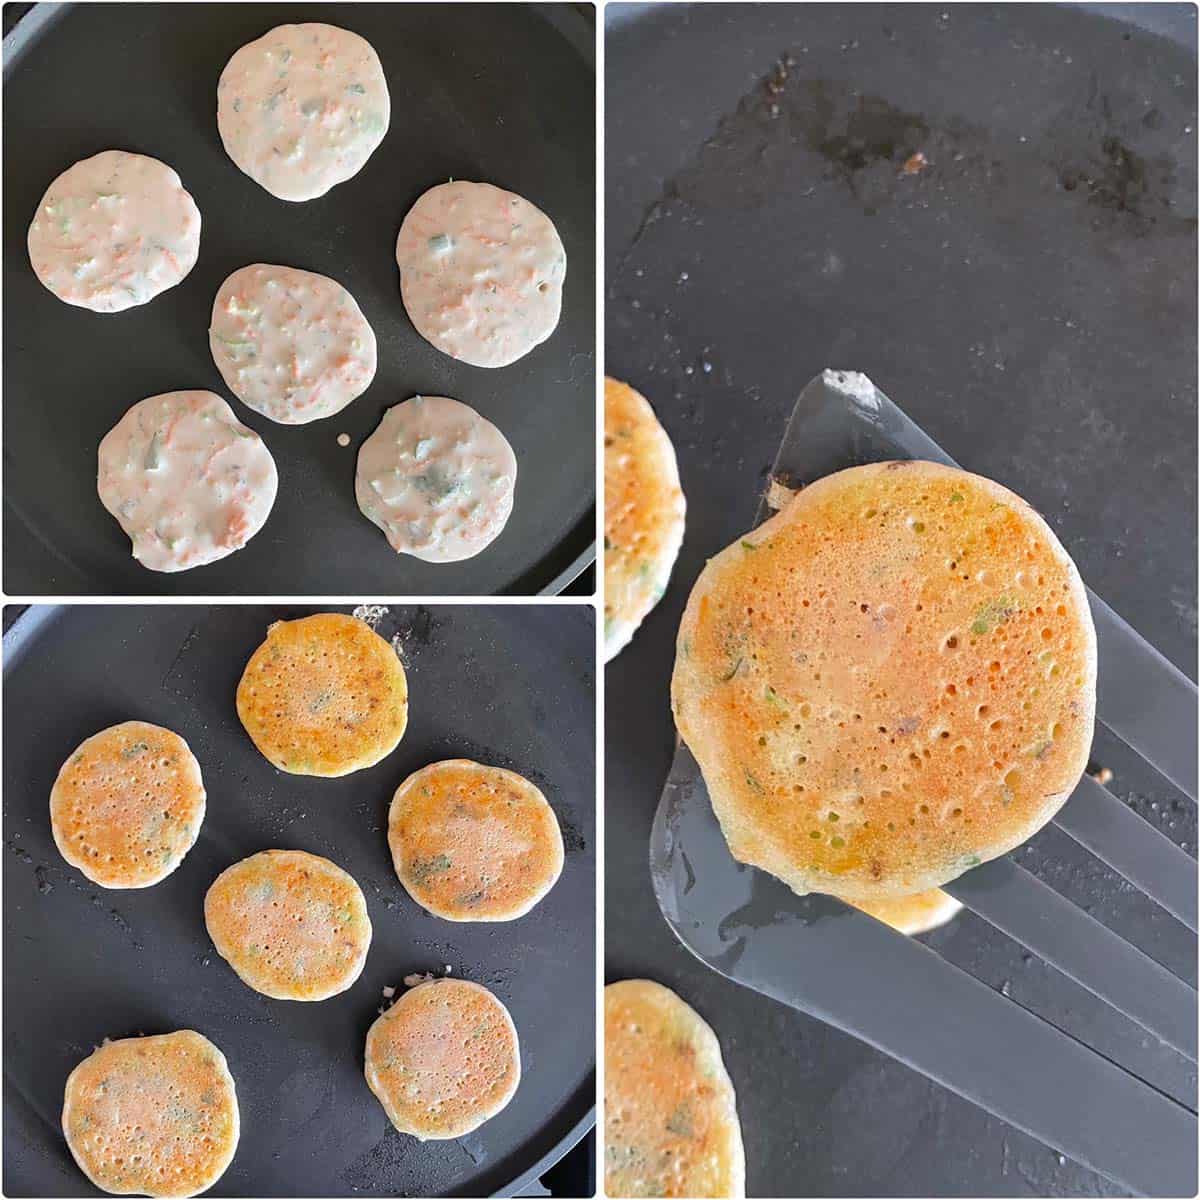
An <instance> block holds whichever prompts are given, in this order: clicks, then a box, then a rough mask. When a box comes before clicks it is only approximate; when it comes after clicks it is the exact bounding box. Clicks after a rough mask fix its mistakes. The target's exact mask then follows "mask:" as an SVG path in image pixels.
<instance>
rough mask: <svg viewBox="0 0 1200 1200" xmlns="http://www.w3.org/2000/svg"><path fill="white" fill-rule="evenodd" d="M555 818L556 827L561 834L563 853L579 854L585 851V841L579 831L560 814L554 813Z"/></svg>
mask: <svg viewBox="0 0 1200 1200" xmlns="http://www.w3.org/2000/svg"><path fill="white" fill-rule="evenodd" d="M555 816H557V817H558V827H559V830H560V831H561V832H562V840H563V853H564V854H581V853H582V852H583V851H584V850H586V849H587V839H586V838H585V837H584V836H583V834H582V833H581V832H580V831H579V829H578V828H577V827H576V826H575V825H573V824H572V823H571V822H570V821H568V820H566V819H565V818H564V817H563V816H562V814H561V813H555Z"/></svg>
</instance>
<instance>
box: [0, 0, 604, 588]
mask: <svg viewBox="0 0 1200 1200" xmlns="http://www.w3.org/2000/svg"><path fill="white" fill-rule="evenodd" d="M285 21H288V22H303V21H324V22H329V23H331V24H336V25H341V26H343V27H345V28H348V29H352V30H354V31H355V32H356V33H359V34H361V35H362V36H363V37H365V38H366V39H367V40H368V41H369V42H370V43H371V44H372V45H373V46H374V47H375V49H376V51H377V52H378V53H379V56H380V59H381V61H382V63H383V68H384V73H385V75H386V77H387V81H388V87H389V90H390V92H391V100H392V121H391V127H390V128H389V130H388V133H387V136H386V137H385V138H384V140H383V143H382V144H381V145H380V146H379V148H378V149H377V150H376V151H375V153H374V154H373V155H372V156H371V159H370V160H369V161H368V163H367V164H366V166H365V167H364V168H363V169H362V170H361V171H360V172H359V173H358V174H357V175H356V176H354V178H353V179H351V180H349V181H347V182H346V183H344V184H340V185H339V186H337V187H335V188H333V189H332V190H331V191H330V192H328V193H327V194H326V195H325V196H323V197H321V198H320V199H317V200H312V201H308V202H306V203H301V204H294V203H288V202H286V201H282V200H277V199H275V198H274V197H273V196H271V195H270V194H269V193H267V192H266V191H264V190H263V188H261V187H260V186H259V185H258V184H256V183H255V182H253V180H251V179H250V178H249V177H248V176H246V175H244V174H242V173H241V172H240V171H239V170H238V169H237V168H236V167H235V166H234V165H233V163H232V161H231V160H230V159H229V157H228V156H227V155H226V153H225V151H224V148H223V147H222V145H221V141H220V138H219V136H218V133H217V125H216V87H217V79H218V77H219V76H220V73H221V70H222V69H223V68H224V66H225V63H226V62H227V61H228V59H229V57H230V55H231V54H232V53H233V52H234V51H235V50H236V49H237V48H238V47H239V46H241V45H243V44H244V43H246V42H247V41H250V40H252V39H254V38H257V37H259V36H261V35H262V34H263V33H265V32H266V31H267V30H269V29H271V28H273V27H274V26H275V25H278V24H280V23H281V22H285ZM593 22H594V17H593V11H592V9H591V6H590V5H544V6H543V5H525V4H500V5H488V4H481V5H467V6H462V5H439V4H412V5H409V4H405V5H398V6H396V5H382V4H363V5H354V4H349V5H338V4H297V5H290V6H288V7H286V8H281V7H280V6H279V5H277V4H138V5H130V4H81V5H61V6H52V5H37V6H35V7H34V9H33V10H32V11H31V12H30V13H28V14H27V15H26V16H25V17H24V18H23V20H22V21H21V22H20V23H19V24H18V25H17V27H16V29H15V30H14V31H13V32H12V33H11V34H9V35H8V37H6V38H5V42H4V51H5V63H4V92H5V95H4V100H5V105H4V109H5V112H4V141H5V148H4V190H5V205H4V209H5V211H4V293H5V305H4V353H5V360H4V367H3V378H4V393H5V404H4V534H5V552H4V585H5V590H6V591H7V592H8V594H9V595H56V596H57V595H78V594H104V595H153V594H168V595H171V594H174V595H195V594H204V595H242V596H253V595H259V596H263V595H280V594H282V595H296V596H316V595H331V594H338V595H349V594H357V593H364V594H368V595H398V594H404V595H412V594H438V595H446V594H450V595H455V594H464V595H484V594H491V593H502V592H510V593H521V594H532V593H535V592H539V591H545V592H550V591H558V590H561V588H562V587H563V586H565V584H566V583H568V582H569V581H570V580H571V579H572V578H573V577H574V575H576V574H578V573H579V571H580V570H582V569H583V567H584V566H586V564H587V563H588V562H590V561H591V559H592V557H593V556H594V553H593V551H594V547H593V541H594V508H595V449H594V447H595V415H594V414H595V371H596V357H595V99H594V92H595V74H594V70H595V68H594V25H593ZM113 147H116V148H123V149H128V150H133V151H137V152H139V153H143V154H149V155H152V156H154V157H158V158H161V159H162V160H163V161H165V162H167V163H168V164H169V165H171V166H172V167H174V168H175V169H176V170H177V171H178V172H179V174H180V176H181V178H182V180H183V183H184V186H185V187H186V188H187V189H188V190H189V191H190V192H191V193H192V195H193V197H194V198H195V200H196V203H197V205H198V206H199V208H200V212H201V216H202V219H203V229H202V232H201V240H200V259H199V262H198V263H197V264H196V266H195V267H194V268H193V270H192V271H191V273H190V274H189V275H188V276H187V278H186V279H185V280H184V281H183V283H181V284H180V285H179V286H178V287H175V288H172V289H171V290H170V291H168V292H166V293H164V294H163V295H161V296H159V297H158V298H157V299H156V300H155V302H153V303H151V304H146V305H141V306H139V307H137V308H134V309H130V310H128V311H126V312H125V313H121V314H114V315H101V314H95V313H90V312H87V311H85V310H83V309H78V308H72V307H71V306H69V305H66V304H63V303H62V302H61V301H59V300H57V299H56V298H55V297H54V296H53V295H51V293H50V292H48V291H47V290H46V289H45V288H44V287H43V286H42V285H41V284H40V283H39V282H38V280H37V279H36V277H35V276H34V274H33V272H32V270H31V269H30V267H29V261H28V254H27V252H26V248H25V239H26V233H27V231H28V226H29V222H30V220H31V219H32V215H33V212H34V210H35V208H36V206H37V203H38V201H39V200H40V198H41V196H42V194H43V193H44V191H45V189H46V187H47V186H48V185H49V183H50V182H51V180H53V179H54V178H55V176H56V175H58V174H59V173H60V172H61V171H63V170H64V169H65V168H66V167H68V166H70V164H71V163H73V162H75V161H77V160H78V159H80V158H83V157H86V156H88V155H90V154H94V153H96V152H97V151H99V150H103V149H108V148H113ZM448 178H455V179H482V180H486V181H489V182H492V183H495V184H498V185H499V186H502V187H505V188H509V189H511V190H513V191H516V192H518V193H520V194H521V195H523V196H526V197H527V198H528V199H530V200H531V201H533V202H534V203H535V204H537V205H538V206H539V207H540V208H542V209H543V210H544V211H545V212H546V213H548V214H549V215H550V217H551V219H552V220H553V221H554V222H555V224H556V226H557V227H558V231H559V233H560V235H561V236H562V239H563V243H564V246H565V247H566V252H567V282H566V287H565V291H564V303H563V314H562V320H561V321H560V323H559V326H558V328H557V329H556V330H555V332H554V334H553V335H552V336H551V337H550V339H549V340H548V341H546V342H545V343H543V344H542V346H540V347H538V348H537V349H536V350H534V351H533V352H532V353H530V354H529V355H528V356H526V357H525V358H523V359H521V360H520V361H519V362H517V363H515V364H513V365H512V366H510V367H505V368H501V369H499V370H484V369H481V368H477V367H470V366H467V365H466V364H465V363H460V362H456V361H455V360H454V359H451V358H449V357H447V356H446V355H444V354H441V353H440V352H439V351H437V350H435V349H434V348H433V347H432V346H430V345H429V344H428V343H427V342H426V341H425V340H424V339H423V338H421V337H420V336H419V335H418V334H417V332H416V331H415V330H414V329H413V327H412V324H411V322H410V321H409V319H408V316H407V314H406V313H405V311H404V307H403V305H402V303H401V301H400V285H399V273H398V271H397V269H396V262H395V242H396V234H397V232H398V230H399V227H400V222H401V220H402V218H403V217H404V214H405V213H406V212H407V211H408V209H409V207H410V206H411V205H412V203H413V202H414V201H415V200H416V199H417V197H418V196H419V195H420V194H421V193H422V192H424V191H425V190H426V189H427V188H429V187H431V186H433V185H434V184H436V183H438V182H442V181H444V180H446V179H448ZM253 262H269V263H283V264H286V265H288V266H294V267H301V268H304V269H305V270H310V271H316V272H319V273H321V274H325V275H329V276H331V277H332V278H335V279H337V280H338V281H339V282H341V283H343V284H344V285H345V286H346V287H347V288H349V290H350V292H351V293H352V294H353V295H354V297H355V299H356V300H357V301H358V303H359V305H360V306H361V307H362V309H363V312H364V313H365V315H366V317H367V319H368V321H370V323H371V326H372V328H373V329H374V330H375V334H376V337H377V339H378V343H379V370H378V372H377V374H376V376H375V380H374V382H373V383H372V385H371V386H370V388H369V389H368V390H367V391H366V392H365V393H364V394H363V395H362V396H360V397H359V398H358V399H357V400H355V401H354V402H353V403H352V404H351V405H350V406H349V407H347V408H346V409H344V410H343V411H342V412H341V413H339V414H338V415H336V416H335V417H331V418H329V419H327V420H324V421H317V422H315V423H313V424H310V425H304V426H282V425H277V424H275V423H274V422H272V421H270V420H268V419H267V418H265V417H263V416H261V415H260V414H258V413H255V412H253V411H252V410H250V409H248V408H246V406H245V405H243V404H242V403H241V402H240V401H238V400H236V399H234V398H233V397H232V396H231V395H230V394H229V392H228V390H227V389H226V388H225V387H224V384H223V381H222V379H221V377H220V374H219V372H218V371H217V369H216V365H215V364H214V363H213V361H212V356H211V354H210V352H209V349H208V332H207V331H208V322H209V316H210V314H211V311H212V301H213V297H214V295H215V294H216V291H217V288H218V287H219V286H220V284H221V282H222V281H223V280H224V279H225V277H226V276H227V275H228V274H229V273H230V272H231V271H233V270H235V269H236V268H238V267H241V266H245V265H246V264H248V263H253ZM180 388H207V389H209V390H211V391H215V392H217V393H218V394H219V395H223V396H225V398H226V399H227V400H230V401H231V403H232V404H233V407H234V410H235V412H236V413H237V415H238V417H239V418H240V419H241V420H243V421H244V422H245V423H246V424H247V425H250V426H252V427H253V428H254V429H256V430H257V431H258V432H259V433H260V434H261V435H262V436H263V438H264V440H265V441H266V443H267V445H268V447H269V448H270V450H271V453H272V454H273V455H274V456H275V460H276V462H277V464H278V466H279V475H280V487H279V496H278V499H277V500H276V503H275V507H274V510H273V511H272V513H271V516H270V518H269V519H268V521H267V523H266V525H265V526H264V527H263V529H262V530H261V531H260V532H259V534H258V535H257V536H256V537H255V538H254V539H253V540H252V541H251V542H250V543H249V544H248V545H247V546H246V547H245V548H243V549H242V550H240V551H238V552H237V553H236V554H233V555H231V556H229V557H228V558H226V559H224V560H222V561H221V562H219V563H214V564H212V565H210V566H207V567H200V568H196V569H194V570H191V571H186V572H183V573H181V574H178V575H162V574H158V573H156V572H153V571H148V570H146V569H145V568H144V567H142V566H140V565H139V564H138V563H136V562H135V561H134V560H133V558H132V557H131V556H130V553H129V544H128V539H127V538H126V537H125V535H124V534H123V533H122V532H121V530H120V527H119V526H118V525H117V523H116V522H115V521H114V520H113V519H112V517H110V516H109V515H108V513H107V512H106V511H105V510H104V508H103V507H102V506H101V504H100V502H99V499H98V497H97V495H96V480H95V476H96V449H97V446H98V445H99V442H100V439H101V438H102V437H103V436H104V434H105V433H106V432H107V431H108V430H109V429H110V428H111V427H112V425H113V424H114V423H115V422H116V421H117V419H118V418H119V417H120V416H121V415H122V414H123V413H124V412H125V411H126V410H127V409H128V408H129V407H130V406H131V405H132V404H133V403H135V402H136V401H137V400H140V399H142V398H143V397H145V396H150V395H154V394H156V393H159V392H164V391H172V390H175V389H180ZM418 393H425V394H427V395H446V396H451V397H453V398H455V399H457V400H461V401H463V402H465V403H467V404H470V405H472V406H473V407H474V408H476V409H478V410H479V412H481V413H482V414H483V415H484V416H485V417H487V418H488V419H489V420H491V421H494V422H495V423H496V424H497V425H498V426H499V427H500V429H501V430H502V431H503V432H504V434H505V436H506V437H507V438H508V439H509V441H510V442H511V443H512V445H513V449H514V450H515V451H516V455H517V462H518V479H517V490H516V503H515V507H514V510H513V515H512V518H511V519H510V521H509V523H508V525H507V527H506V528H505V530H504V532H503V534H502V535H501V536H500V537H499V538H498V539H497V540H496V541H495V542H494V543H493V544H492V545H491V546H490V547H489V548H488V549H487V550H485V551H484V552H483V553H482V554H480V555H479V556H477V557H476V558H473V559H468V560H466V561H465V562H462V563H456V564H445V565H440V566H438V565H434V564H428V563H423V562H420V561H418V560H416V559H414V558H412V557H410V556H401V555H397V554H395V553H394V552H393V551H392V550H391V549H390V547H389V546H388V545H387V542H386V540H385V539H384V538H383V536H382V534H380V533H379V531H378V530H377V529H376V528H374V527H373V526H372V525H371V523H370V522H369V521H367V520H366V518H365V517H363V516H362V514H361V513H360V512H359V511H358V508H357V505H356V504H355V501H354V468H355V461H356V458H357V454H358V447H359V446H360V445H361V443H362V442H363V440H364V439H365V438H366V437H367V436H368V435H369V434H370V433H371V432H372V431H373V430H374V429H375V427H376V425H377V424H378V423H379V419H380V416H381V415H382V414H383V412H384V411H385V410H386V409H387V408H389V407H390V406H392V405H394V404H396V403H398V402H399V401H401V400H404V399H407V398H408V397H409V396H412V395H414V394H418ZM340 433H347V434H349V436H350V439H351V441H350V445H349V446H346V447H344V448H343V447H341V446H339V445H338V444H337V440H336V439H337V437H338V435H339V434H340Z"/></svg>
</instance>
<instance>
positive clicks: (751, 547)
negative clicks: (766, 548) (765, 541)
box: [742, 538, 758, 550]
mask: <svg viewBox="0 0 1200 1200" xmlns="http://www.w3.org/2000/svg"><path fill="white" fill-rule="evenodd" d="M742 549H743V550H757V549H758V547H757V546H756V545H755V544H754V543H753V542H748V541H746V539H745V538H743V539H742Z"/></svg>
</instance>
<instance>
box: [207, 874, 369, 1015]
mask: <svg viewBox="0 0 1200 1200" xmlns="http://www.w3.org/2000/svg"><path fill="white" fill-rule="evenodd" d="M204 923H205V925H206V926H207V927H208V936H209V937H211V938H212V940H213V945H214V946H215V947H216V948H217V953H218V954H219V955H220V956H221V957H222V958H223V959H225V961H226V962H227V963H229V965H230V966H231V967H232V968H233V969H234V970H235V971H236V972H237V974H238V976H239V977H240V978H241V980H242V982H243V983H245V984H247V985H248V986H249V987H252V988H253V989H254V990H255V991H256V992H262V994H263V995H264V996H271V997H272V998H273V999H275V1000H327V999H328V998H329V997H330V996H336V995H337V994H338V993H339V992H344V991H345V990H346V989H347V988H348V987H349V986H350V985H351V984H352V983H353V982H354V981H355V980H356V979H357V978H358V977H359V975H360V974H362V969H363V964H364V963H365V962H366V961H367V951H368V949H370V946H371V918H370V916H369V915H368V914H367V902H366V900H365V899H363V894H362V890H361V889H360V888H359V886H358V884H357V883H355V882H354V880H353V879H352V878H351V877H350V876H349V875H347V874H346V872H345V871H343V870H342V869H341V867H339V866H337V865H336V864H335V863H331V862H330V861H329V859H327V858H320V857H319V856H318V855H316V854H306V853H305V852H304V851H302V850H263V851H261V852H260V853H258V854H252V855H251V856H250V857H249V858H244V859H242V861H241V862H237V863H234V864H233V866H231V867H227V868H226V869H225V870H224V871H222V872H221V874H220V875H218V876H217V878H216V880H215V881H214V882H213V884H212V886H211V887H210V888H209V889H208V894H207V895H206V896H205V897H204Z"/></svg>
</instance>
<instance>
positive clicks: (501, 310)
mask: <svg viewBox="0 0 1200 1200" xmlns="http://www.w3.org/2000/svg"><path fill="white" fill-rule="evenodd" d="M396 263H397V265H398V266H399V267H400V294H401V296H402V298H403V300H404V307H405V309H406V310H407V311H408V315H409V317H410V318H411V319H412V323H413V325H415V326H416V329H417V332H418V333H419V334H420V335H421V336H422V337H423V338H425V340H426V341H428V342H431V343H432V344H433V345H435V346H436V347H437V348H438V349H439V350H441V351H442V352H443V353H445V354H449V355H450V356H451V357H452V358H457V359H460V360H461V361H462V362H465V363H470V364H471V365H472V366H475V367H504V366H507V365H508V364H509V363H511V362H515V361H516V360H517V359H518V358H522V357H523V356H524V355H526V354H528V353H529V352H530V350H532V349H533V348H534V347H535V346H537V345H539V344H540V343H542V342H544V341H545V340H546V339H547V338H548V337H549V336H550V335H551V334H552V333H553V332H554V327H555V326H556V325H557V324H558V317H559V313H560V311H561V309H562V288H563V279H564V278H565V277H566V273H567V255H566V251H565V250H564V249H563V244H562V241H561V240H560V239H559V236H558V230H556V229H555V228H554V224H553V222H551V220H550V218H549V217H547V216H546V214H545V213H544V212H542V211H541V210H540V209H538V208H535V207H534V206H533V205H532V204H530V203H529V201H528V200H525V199H523V198H522V197H520V196H518V195H516V194H514V193H513V192H506V191H504V190H502V189H501V188H498V187H493V186H492V185H491V184H490V183H464V182H461V181H457V182H451V183H443V184H439V185H438V186H437V187H433V188H430V189H429V191H427V192H426V193H425V194H424V195H423V196H422V197H421V198H420V199H419V200H418V201H417V202H416V204H414V205H413V206H412V208H411V209H410V210H409V213H408V215H407V216H406V217H405V218H404V223H403V224H402V225H401V226H400V236H399V238H397V240H396Z"/></svg>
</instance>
